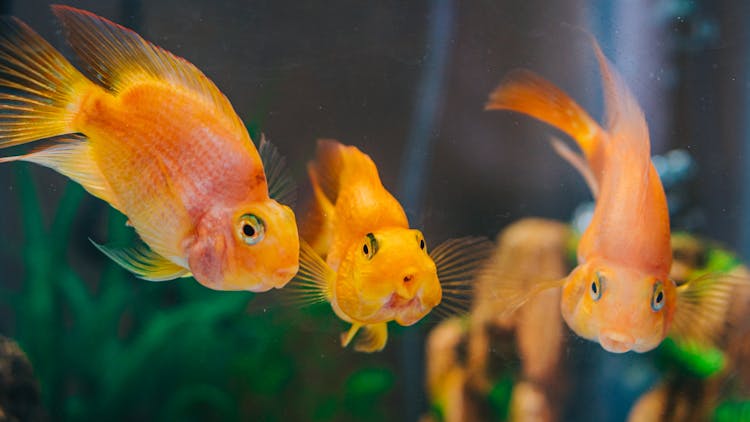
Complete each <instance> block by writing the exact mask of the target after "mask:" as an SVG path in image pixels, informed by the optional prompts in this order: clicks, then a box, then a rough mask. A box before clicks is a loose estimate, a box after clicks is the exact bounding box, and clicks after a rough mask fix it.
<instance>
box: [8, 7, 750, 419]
mask: <svg viewBox="0 0 750 422" xmlns="http://www.w3.org/2000/svg"><path fill="white" fill-rule="evenodd" d="M67 4H69V5H71V6H75V7H80V8H83V9H86V10H90V11H92V12H94V13H96V14H99V15H102V16H104V17H107V18H110V19H112V20H114V21H115V22H119V23H122V24H125V25H126V26H129V27H132V28H135V29H137V30H138V32H139V33H140V34H141V35H143V36H144V37H145V38H146V39H148V40H150V41H152V42H154V43H155V44H157V45H159V46H161V47H164V48H166V49H167V50H170V51H172V52H173V53H175V54H177V55H179V56H182V57H184V58H186V59H188V60H189V61H191V62H192V63H194V64H195V65H196V66H197V67H198V68H200V69H201V70H203V72H204V73H205V74H206V75H207V76H208V77H210V78H211V79H212V80H213V81H214V82H215V83H216V85H217V86H218V87H219V88H220V89H221V90H222V91H223V92H224V93H225V94H226V95H227V97H228V98H229V99H230V101H231V102H232V104H233V105H234V107H235V110H236V111H237V113H238V114H239V115H240V117H242V118H243V120H245V122H246V123H247V124H248V125H249V126H250V127H252V128H255V129H260V130H262V131H263V132H264V133H265V134H266V135H267V136H268V137H269V138H270V139H271V140H272V141H273V142H274V143H275V144H276V145H277V146H278V148H279V150H280V151H281V152H282V153H283V154H284V155H285V156H286V157H287V159H288V162H289V163H290V166H291V168H292V170H293V172H294V174H295V175H296V176H297V178H298V180H299V181H300V185H301V188H302V189H301V195H302V196H303V197H304V196H305V195H306V191H305V189H306V187H307V186H306V181H305V173H304V170H303V169H304V164H305V162H306V161H307V160H308V159H309V158H310V157H311V155H312V151H313V148H314V143H315V140H316V139H317V138H336V139H339V140H340V141H342V142H344V143H348V144H353V145H357V146H358V147H360V148H361V149H362V150H363V151H365V152H366V153H368V154H369V155H370V156H371V157H372V158H373V160H374V161H375V163H376V164H377V165H378V166H379V169H380V173H381V177H382V179H383V182H384V184H385V185H386V187H388V188H389V189H391V190H392V191H393V192H394V193H396V194H397V197H398V198H399V199H400V200H402V202H403V203H404V204H405V206H406V208H407V211H408V212H409V214H410V218H411V222H412V224H413V225H414V226H416V227H419V228H422V229H423V230H424V232H425V235H426V237H427V239H428V241H429V242H430V243H431V244H433V245H434V244H437V243H438V242H440V241H442V240H444V239H447V238H449V237H453V236H459V235H467V234H479V235H486V236H491V237H494V236H495V235H496V234H497V233H498V232H499V231H500V230H501V229H502V228H503V227H504V226H506V225H507V224H509V223H511V222H513V221H515V220H517V219H518V218H521V217H525V216H542V217H549V218H555V219H561V220H568V219H569V218H570V217H571V215H572V213H573V210H574V208H575V206H576V205H577V204H579V203H580V202H582V201H585V200H590V194H589V193H588V192H587V189H586V187H585V184H584V183H583V180H582V178H581V177H580V176H579V175H578V174H576V172H575V171H574V170H573V169H572V168H571V167H570V166H569V165H568V164H567V163H565V162H564V161H563V160H562V159H560V158H559V157H557V156H556V155H555V153H554V152H553V151H552V149H551V148H550V147H549V145H548V143H547V142H546V139H547V138H548V136H549V135H550V134H552V133H553V130H552V129H550V128H549V127H546V126H544V125H542V124H539V123H537V122H534V121H532V120H530V119H528V118H525V117H520V116H518V115H514V114H510V113H502V112H485V111H483V104H484V102H485V100H486V98H487V95H488V94H489V92H490V91H491V90H492V89H493V88H495V86H496V85H497V84H498V83H499V81H500V80H501V79H502V77H503V76H504V75H505V74H506V73H507V72H508V71H509V70H511V69H514V68H517V67H526V68H529V69H532V70H534V71H536V72H538V73H540V74H542V75H544V76H545V77H547V78H548V79H550V80H551V81H553V82H554V83H555V84H557V85H558V86H560V87H561V88H563V89H564V90H566V91H567V92H569V93H570V94H571V96H572V97H573V98H575V99H576V100H578V101H579V102H580V103H581V104H582V105H583V107H584V108H585V109H587V110H589V111H590V112H591V114H592V115H593V116H594V117H595V118H601V116H602V114H603V112H602V109H601V104H602V101H601V98H600V81H599V74H598V71H597V68H596V63H595V59H594V56H593V53H592V50H591V48H590V46H589V44H588V42H587V40H586V38H585V37H584V36H582V35H581V33H580V32H579V31H578V29H576V27H581V28H586V29H588V30H589V31H591V32H592V33H594V34H595V36H596V37H597V38H598V39H599V40H600V42H601V43H602V46H603V49H604V52H605V54H607V55H608V56H609V57H610V59H611V60H612V61H613V62H614V63H615V64H616V66H617V68H618V69H620V71H621V72H622V73H623V75H624V77H625V79H626V80H627V81H628V83H629V84H630V86H631V88H632V90H633V91H634V92H635V94H636V97H637V98H638V99H639V101H640V103H641V105H642V108H643V109H644V112H645V114H646V118H647V120H648V122H649V126H650V129H651V137H652V138H651V141H652V150H653V152H654V153H655V154H658V153H662V152H665V151H667V150H669V149H673V148H683V149H686V150H687V151H689V152H690V154H691V155H692V157H693V158H694V159H695V161H696V164H697V170H698V172H697V177H696V178H695V179H694V181H693V182H692V183H691V185H690V187H689V189H690V193H691V200H692V201H693V202H694V203H695V204H697V207H698V210H699V212H698V214H697V217H696V218H694V219H693V220H691V221H692V223H691V227H689V228H690V229H693V230H696V231H698V232H699V233H702V234H706V235H708V236H710V237H712V238H715V239H717V240H720V241H722V242H724V243H725V244H727V245H728V246H730V247H731V248H733V249H737V250H739V251H741V252H742V253H743V254H744V255H745V256H748V255H749V254H750V230H748V219H750V185H748V183H746V180H747V179H748V175H747V171H748V170H747V169H748V164H749V162H750V159H749V158H748V154H750V143H749V142H748V137H750V131H749V129H750V128H748V125H747V124H746V123H745V120H746V117H748V116H750V113H748V111H747V109H748V108H747V99H748V98H749V97H748V84H749V83H750V81H749V80H748V76H750V68H749V67H748V55H747V52H748V51H750V45H749V44H748V41H749V40H750V39H749V38H748V29H747V27H748V25H747V22H748V18H750V13H749V12H750V10H748V9H750V4H748V3H747V2H743V1H739V0H738V1H708V0H706V1H687V0H652V1H647V0H635V1H628V2H607V1H555V2H551V1H547V0H526V1H471V2H469V1H465V2H460V1H455V2H451V1H435V2H427V1H409V2H405V1H378V2H351V1H329V2H318V1H271V0H267V1H239V0H238V1H205V0H181V1H177V0H163V1H145V0H142V1H140V0H121V1H114V0H113V1H97V0H89V1H71V2H68V3H67ZM0 8H1V9H2V11H3V12H4V13H10V14H13V15H15V16H18V17H19V18H21V19H22V20H24V21H25V22H27V23H28V24H29V25H30V26H31V27H33V28H34V29H36V30H37V31H38V32H39V33H40V34H41V35H42V36H43V37H45V38H46V39H47V40H49V41H50V42H51V43H52V44H53V45H54V46H56V47H57V48H59V49H61V50H62V51H63V52H64V54H66V55H67V56H68V57H71V58H72V56H71V55H70V54H69V53H70V50H69V49H67V48H66V46H65V45H64V40H63V38H62V36H61V33H60V31H59V26H58V25H57V23H56V22H55V19H54V17H53V15H52V13H51V12H50V10H49V3H48V2H46V1H40V0H16V1H9V0H4V1H0ZM74 63H75V60H74ZM14 166H16V165H15V164H11V165H2V166H0V204H1V206H0V239H2V242H1V246H0V252H2V253H1V254H0V265H2V268H3V270H2V273H3V279H2V283H3V284H4V285H7V286H10V288H19V286H21V285H22V280H23V277H24V274H25V273H26V272H27V270H28V269H27V268H25V266H24V262H23V261H22V260H21V259H19V258H18V256H17V255H15V254H14V253H13V250H14V249H17V248H19V247H21V245H23V244H24V242H25V241H26V238H25V236H24V231H23V229H22V225H21V224H20V222H21V221H22V219H23V215H22V212H20V211H19V207H18V199H17V197H16V192H15V190H16V189H17V183H18V180H17V177H18V173H17V171H16V169H15V168H14ZM30 177H32V178H33V181H34V184H35V186H36V187H37V190H38V192H39V195H40V200H41V211H42V214H43V216H44V218H46V224H51V223H52V215H53V214H54V211H55V210H56V207H57V206H58V201H59V199H60V197H61V195H62V192H63V191H64V188H65V186H66V184H67V180H66V179H65V178H63V177H62V176H60V175H58V174H55V173H53V172H51V171H49V170H47V169H41V168H32V169H31V170H30ZM406 180H412V181H414V180H416V182H414V183H412V184H409V183H406V182H405V181H406ZM107 209H108V208H107V206H106V204H103V203H102V202H101V201H99V200H96V199H94V198H92V197H86V198H85V199H83V201H82V202H81V204H80V206H79V207H78V211H77V214H76V217H75V219H74V220H73V224H74V226H73V230H72V231H73V235H72V236H71V239H70V245H69V247H67V248H66V254H67V255H66V259H67V260H68V261H69V262H70V265H71V266H72V267H73V268H74V269H75V270H76V271H77V272H78V273H79V274H81V277H82V278H83V279H84V280H88V279H94V278H95V277H96V274H98V272H100V269H101V266H102V265H104V264H103V257H102V256H100V255H99V254H98V253H97V252H96V251H95V250H94V248H93V247H92V246H91V245H90V244H89V243H88V238H89V237H90V238H93V239H98V240H101V239H103V238H104V237H105V227H106V224H107V221H108V220H107V217H106V215H107ZM131 282H132V283H144V282H142V281H139V280H135V279H133V280H131ZM258 299H260V298H258ZM0 315H3V316H4V317H3V318H2V320H0V330H2V332H5V333H9V334H11V335H13V334H17V332H16V329H15V328H14V327H15V326H16V320H15V319H16V318H15V315H14V313H13V312H10V311H6V312H4V313H3V314H0ZM287 329H289V330H294V329H295V327H294V326H289V327H288V328H287ZM421 330H424V327H423V328H422V329H421ZM419 332H420V328H416V329H413V330H409V331H406V332H405V333H406V336H404V338H409V339H416V340H405V341H402V340H404V339H402V338H400V337H398V336H397V337H395V338H394V341H392V342H391V343H389V350H388V352H386V353H384V354H383V355H382V356H381V357H380V359H383V360H384V361H387V362H390V364H391V365H392V367H393V368H394V371H395V373H396V374H397V379H399V381H397V384H396V390H395V393H393V394H392V395H391V396H390V399H389V400H388V402H387V403H389V406H392V408H393V409H395V410H393V411H391V412H389V413H388V414H389V415H398V414H402V413H404V412H405V413H404V414H405V416H406V418H407V419H412V418H413V417H414V416H415V415H416V413H417V412H419V411H421V410H422V408H423V406H424V403H423V401H422V399H421V398H420V395H421V393H420V387H419V386H420V385H421V378H422V375H421V369H420V368H421V365H422V363H423V360H422V359H421V351H420V347H421V346H420V344H421V340H419V339H420V336H419V334H418V333H419ZM412 334H413V335H412ZM347 353H351V351H347ZM588 353H591V354H592V356H595V358H592V359H593V360H595V361H597V362H598V360H596V359H599V358H600V357H601V356H600V355H599V354H598V353H599V352H598V350H589V351H588ZM341 356H346V355H344V354H342V355H341ZM602 359H605V358H602ZM606 359H610V357H606ZM611 359H613V362H614V363H613V365H616V364H617V362H620V363H621V364H622V365H628V364H629V362H630V360H629V359H631V358H630V357H621V356H618V357H611ZM607 362H609V361H607ZM598 376H599V375H595V374H593V373H592V375H591V377H598ZM601 376H602V377H603V378H602V379H604V380H605V381H606V380H607V378H606V373H604V374H602V375H601ZM612 377H613V380H612V382H614V383H615V384H617V383H618V379H617V375H613V376H612ZM605 381H601V379H597V380H596V381H592V382H591V384H592V387H591V388H592V389H597V391H602V388H601V385H602V384H601V383H602V382H604V384H605V385H606V382H605ZM597 386H598V387H597ZM592 391H593V390H592ZM604 391H606V388H605V389H604ZM600 394H601V393H600ZM286 405H288V406H294V404H293V403H291V404H286ZM621 406H622V407H621V408H609V410H610V411H607V409H608V408H607V407H606V406H604V407H603V409H605V410H602V412H604V413H600V414H599V416H593V417H595V418H597V419H596V420H603V419H601V418H602V417H604V416H602V415H603V414H607V415H611V416H612V417H613V419H612V420H619V419H620V418H622V417H623V415H624V412H625V409H627V407H626V406H625V405H621ZM398 409H404V410H403V412H402V411H399V410H398ZM581 412H582V413H580V414H578V415H579V416H580V415H585V414H588V415H591V414H592V412H586V411H581ZM593 413H594V414H596V412H593ZM590 417H592V416H590Z"/></svg>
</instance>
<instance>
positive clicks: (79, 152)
mask: <svg viewBox="0 0 750 422" xmlns="http://www.w3.org/2000/svg"><path fill="white" fill-rule="evenodd" d="M9 161H27V162H30V163H35V164H39V165H41V166H45V167H49V168H51V169H53V170H55V171H57V172H58V173H60V174H62V175H64V176H67V177H69V178H70V179H71V180H73V181H74V182H77V183H79V184H80V185H81V186H83V187H84V189H86V190H87V191H88V192H89V193H91V194H92V195H94V196H96V197H97V198H100V199H103V200H104V201H107V202H108V203H109V204H110V205H112V206H113V207H115V208H117V209H118V210H121V208H120V206H119V205H118V203H117V199H116V198H115V195H114V193H113V192H112V190H111V189H110V187H109V184H108V183H107V181H106V179H104V176H102V173H101V171H100V170H99V166H98V165H97V164H96V162H95V161H94V158H93V154H92V153H91V145H90V144H89V142H88V141H87V140H86V139H85V138H83V137H70V138H67V139H64V140H61V141H60V143H57V144H54V145H52V146H48V147H46V148H43V149H39V150H37V151H34V152H31V153H28V154H25V155H18V156H14V157H4V158H0V162H2V163H4V162H9Z"/></svg>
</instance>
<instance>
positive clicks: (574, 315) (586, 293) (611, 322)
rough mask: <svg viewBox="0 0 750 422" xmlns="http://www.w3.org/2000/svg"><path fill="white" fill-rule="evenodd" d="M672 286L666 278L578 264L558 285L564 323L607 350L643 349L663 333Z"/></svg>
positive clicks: (673, 300)
mask: <svg viewBox="0 0 750 422" xmlns="http://www.w3.org/2000/svg"><path fill="white" fill-rule="evenodd" d="M676 300H677V290H676V286H675V283H674V282H673V281H672V280H670V279H669V278H668V277H666V276H663V277H661V276H655V275H653V274H649V273H648V272H646V271H642V270H637V269H632V268H628V267H626V266H621V265H617V264H610V263H606V262H602V261H591V262H587V263H584V264H582V265H580V266H578V267H576V269H574V270H573V272H572V273H571V274H570V276H569V277H568V279H567V280H566V282H565V285H564V286H563V297H562V301H561V310H562V314H563V318H565V321H566V322H567V324H568V326H569V327H570V328H571V329H572V330H573V331H575V332H576V334H578V335H579V336H581V337H584V338H586V339H589V340H592V341H597V342H599V344H601V346H602V347H603V348H604V349H605V350H607V351H609V352H613V353H624V352H628V351H631V350H632V351H634V352H639V353H643V352H647V351H649V350H651V349H654V348H655V347H656V346H658V345H659V344H660V343H661V341H662V340H663V339H664V337H665V336H666V334H667V330H668V329H669V326H670V324H671V321H672V318H673V316H674V309H675V303H676Z"/></svg>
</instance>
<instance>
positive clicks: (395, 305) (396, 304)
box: [383, 293, 422, 311]
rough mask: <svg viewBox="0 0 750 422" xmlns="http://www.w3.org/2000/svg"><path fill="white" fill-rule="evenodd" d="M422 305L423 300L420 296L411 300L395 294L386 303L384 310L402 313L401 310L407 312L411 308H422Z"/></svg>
mask: <svg viewBox="0 0 750 422" xmlns="http://www.w3.org/2000/svg"><path fill="white" fill-rule="evenodd" d="M421 304H422V300H421V299H420V298H419V296H414V297H413V298H411V299H407V298H404V297H401V296H399V295H397V294H395V293H394V294H392V295H391V297H390V298H389V299H388V301H387V302H386V303H385V305H384V306H383V309H386V310H393V311H400V310H406V309H409V308H418V307H421Z"/></svg>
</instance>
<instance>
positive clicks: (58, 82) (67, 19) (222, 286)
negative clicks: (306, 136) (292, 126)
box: [0, 6, 299, 292]
mask: <svg viewBox="0 0 750 422" xmlns="http://www.w3.org/2000/svg"><path fill="white" fill-rule="evenodd" d="M52 10H53V12H54V13H55V15H57V17H58V18H59V19H60V20H61V21H62V23H63V27H64V29H65V35H66V37H67V39H68V41H69V43H70V46H71V47H72V49H73V51H74V52H75V53H76V54H77V55H79V57H80V58H81V59H82V60H83V62H84V64H85V65H86V66H84V67H83V68H84V69H85V70H86V71H87V72H89V74H90V76H92V77H93V78H95V80H96V81H97V82H98V83H99V84H101V85H99V84H95V83H94V82H92V81H91V80H87V79H86V78H85V77H84V76H83V75H82V74H81V73H79V72H78V71H77V70H76V69H75V68H74V67H73V66H72V65H70V63H68V62H67V60H66V59H65V58H64V57H62V56H61V55H60V54H59V53H58V52H57V51H56V50H55V49H54V48H52V47H51V46H50V45H49V44H48V43H47V42H46V41H44V40H43V39H42V38H41V37H39V36H38V35H37V34H36V33H35V32H34V31H33V30H31V28H29V27H28V26H26V25H25V24H24V23H23V22H21V21H19V20H17V19H13V18H10V19H6V20H0V88H3V87H4V88H10V89H12V92H9V93H6V92H3V91H2V90H0V107H2V109H3V110H4V111H6V112H5V113H1V114H0V148H2V147H8V146H12V145H18V144H22V143H26V142H32V141H35V140H38V139H44V138H49V137H52V136H60V137H61V142H60V143H58V144H53V145H50V146H48V147H46V148H44V149H41V150H36V151H34V152H32V153H29V154H26V155H21V156H15V157H4V158H0V162H9V161H16V160H25V161H30V162H34V163H37V164H41V165H44V166H47V167H50V168H52V169H54V170H56V171H58V172H60V173H62V174H64V175H65V176H68V177H70V178H71V179H73V180H75V181H76V182H78V183H80V184H81V185H83V186H84V188H85V189H86V190H87V191H89V192H90V193H92V194H94V195H95V196H97V197H98V198H101V199H103V200H105V201H107V202H109V203H110V204H112V206H114V207H115V208H117V209H118V210H120V211H122V212H123V213H124V214H126V215H127V217H128V219H129V221H130V223H131V225H132V226H133V227H134V228H135V230H136V232H137V233H138V234H139V235H140V237H141V240H142V242H138V243H136V245H135V246H134V247H132V248H122V247H110V246H101V245H97V247H98V248H99V249H100V250H101V251H102V252H103V253H105V254H106V255H107V256H108V257H110V258H112V259H113V260H114V261H115V262H117V263H118V264H120V265H122V266H123V267H124V268H126V269H128V270H130V271H131V272H133V273H134V274H136V275H138V276H139V277H142V278H145V279H148V280H153V281H162V280H169V279H173V278H177V277H184V276H187V275H191V274H192V275H193V276H194V277H195V279H196V280H197V281H198V282H200V283H201V284H203V285H205V286H207V287H210V288H213V289H218V290H251V291H256V292H259V291H265V290H269V289H271V288H280V287H283V286H284V285H285V284H286V283H287V282H289V280H291V278H292V277H293V275H294V273H295V272H296V271H297V268H298V256H299V255H298V254H299V238H298V234H297V227H296V223H295V220H294V213H293V212H292V210H291V209H290V208H289V207H287V206H285V205H282V204H280V203H278V202H277V201H276V200H274V199H272V198H270V197H269V194H268V182H267V180H266V177H265V174H264V163H263V162H262V160H261V157H260V154H259V153H258V151H257V150H256V149H255V147H254V145H253V144H252V142H251V140H250V137H249V135H248V133H247V129H246V128H245V127H244V125H243V124H242V122H241V120H240V119H239V117H238V116H237V114H236V113H235V111H234V109H233V108H232V106H231V104H230V103H229V101H228V100H227V99H226V97H224V95H223V94H222V93H221V92H220V91H219V90H218V88H216V86H215V85H214V84H213V82H211V81H210V80H209V79H208V78H206V77H205V75H203V74H202V73H201V72H200V71H199V70H198V69H197V68H195V66H193V65H192V64H190V63H188V62H187V61H185V60H183V59H180V58H178V57H175V56H173V55H172V54H171V53H169V52H167V51H165V50H163V49H161V48H159V47H156V46H154V45H152V44H149V43H148V42H146V41H145V40H143V39H142V38H141V37H140V36H139V35H138V34H136V33H134V32H132V31H130V30H128V29H126V28H123V27H121V26H119V25H117V24H114V23H112V22H109V21H107V20H106V19H103V18H101V17H99V16H96V15H94V14H92V13H89V12H85V11H82V10H78V9H74V8H71V7H67V6H53V7H52ZM19 75H22V76H19ZM16 91H18V92H16ZM76 133H80V134H82V135H83V136H79V135H73V134H76ZM65 135H67V137H66V136H65ZM272 156H273V157H275V160H276V161H277V162H274V160H273V159H270V161H269V165H272V166H274V168H275V169H277V171H275V173H276V174H278V175H280V176H279V177H280V178H279V179H278V180H275V182H276V183H278V185H277V186H290V184H291V183H290V182H289V181H288V179H286V178H288V175H287V174H285V173H284V172H283V171H278V169H280V168H281V169H282V170H283V168H282V167H281V164H279V163H278V161H280V160H281V157H280V156H279V155H278V154H272Z"/></svg>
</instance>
